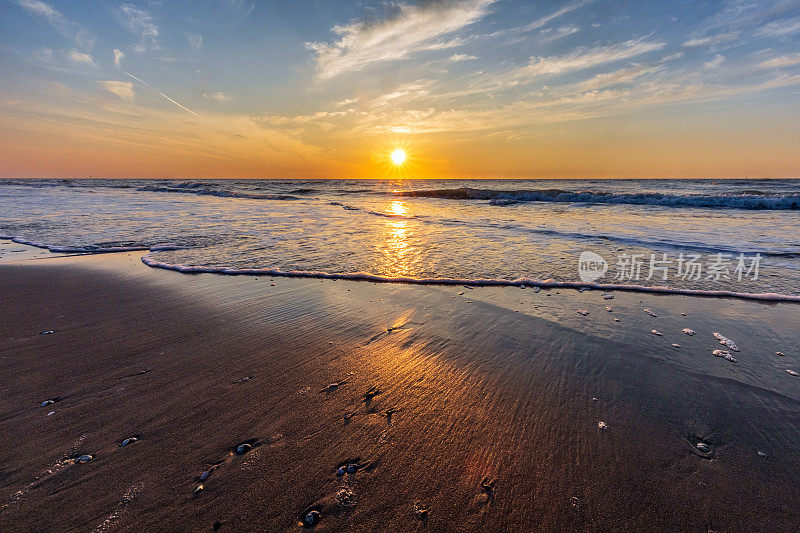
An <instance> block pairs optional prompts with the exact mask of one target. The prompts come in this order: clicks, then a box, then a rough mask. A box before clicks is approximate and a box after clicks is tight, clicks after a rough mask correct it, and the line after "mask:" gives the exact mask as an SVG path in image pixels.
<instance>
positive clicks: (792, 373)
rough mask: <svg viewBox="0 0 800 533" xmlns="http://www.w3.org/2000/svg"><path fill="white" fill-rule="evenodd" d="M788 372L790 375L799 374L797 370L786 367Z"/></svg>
mask: <svg viewBox="0 0 800 533" xmlns="http://www.w3.org/2000/svg"><path fill="white" fill-rule="evenodd" d="M786 373H787V374H789V375H790V376H797V375H798V374H797V372H795V371H794V370H791V369H788V368H787V369H786Z"/></svg>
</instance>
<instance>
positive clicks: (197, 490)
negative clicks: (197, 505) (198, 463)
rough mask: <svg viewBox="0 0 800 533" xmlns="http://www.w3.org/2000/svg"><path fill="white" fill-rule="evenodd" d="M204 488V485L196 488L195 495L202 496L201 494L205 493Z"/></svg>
mask: <svg viewBox="0 0 800 533" xmlns="http://www.w3.org/2000/svg"><path fill="white" fill-rule="evenodd" d="M204 488H205V487H203V485H197V487H195V489H194V494H200V493H201V492H203V489H204Z"/></svg>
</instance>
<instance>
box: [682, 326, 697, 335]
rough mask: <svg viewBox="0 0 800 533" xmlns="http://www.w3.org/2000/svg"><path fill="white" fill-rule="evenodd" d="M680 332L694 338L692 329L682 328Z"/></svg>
mask: <svg viewBox="0 0 800 533" xmlns="http://www.w3.org/2000/svg"><path fill="white" fill-rule="evenodd" d="M681 331H682V332H684V333H686V334H687V335H689V336H690V337H693V336H694V330H693V329H689V328H683V329H682V330H681Z"/></svg>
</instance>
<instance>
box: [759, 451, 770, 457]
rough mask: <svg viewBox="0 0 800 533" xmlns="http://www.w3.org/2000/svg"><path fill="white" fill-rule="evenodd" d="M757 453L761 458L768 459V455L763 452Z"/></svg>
mask: <svg viewBox="0 0 800 533" xmlns="http://www.w3.org/2000/svg"><path fill="white" fill-rule="evenodd" d="M756 453H757V454H758V456H759V457H766V456H767V454H766V453H764V452H762V451H761V450H758V451H757V452H756Z"/></svg>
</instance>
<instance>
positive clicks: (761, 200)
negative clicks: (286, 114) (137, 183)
mask: <svg viewBox="0 0 800 533" xmlns="http://www.w3.org/2000/svg"><path fill="white" fill-rule="evenodd" d="M753 192H757V191H753ZM393 194H395V195H398V196H408V197H412V196H417V197H423V198H445V199H448V200H488V201H489V203H491V204H492V205H497V206H504V205H513V204H517V203H521V202H564V203H595V204H629V205H658V206H664V207H709V208H727V209H752V210H758V209H761V210H763V209H800V194H788V195H768V194H725V195H699V194H687V195H677V194H663V193H610V192H604V191H565V190H562V189H531V190H518V191H504V190H496V189H471V188H466V187H464V188H459V189H433V190H420V191H411V190H408V191H397V192H394V193H393Z"/></svg>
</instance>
